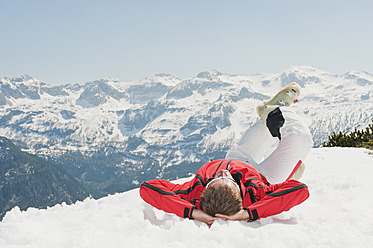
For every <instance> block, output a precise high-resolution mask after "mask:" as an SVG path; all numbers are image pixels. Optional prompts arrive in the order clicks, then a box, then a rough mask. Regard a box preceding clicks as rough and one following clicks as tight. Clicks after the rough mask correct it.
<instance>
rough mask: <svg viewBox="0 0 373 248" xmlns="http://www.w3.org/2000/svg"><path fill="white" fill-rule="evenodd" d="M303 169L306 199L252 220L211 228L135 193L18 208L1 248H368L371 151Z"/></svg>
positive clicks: (371, 240) (319, 154) (321, 152)
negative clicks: (286, 210)
mask: <svg viewBox="0 0 373 248" xmlns="http://www.w3.org/2000/svg"><path fill="white" fill-rule="evenodd" d="M305 164H306V166H307V168H306V172H305V175H304V177H303V179H302V181H303V182H305V183H306V184H308V186H309V189H310V192H311V196H310V198H309V199H308V200H307V201H305V202H304V203H303V204H301V205H299V206H297V207H295V208H293V209H291V210H290V211H288V212H284V213H282V214H279V215H276V216H272V217H268V218H265V219H261V220H258V221H256V222H251V223H248V222H225V221H221V220H220V221H217V222H216V223H214V224H213V225H212V227H211V229H209V228H208V227H207V226H206V225H205V224H203V223H200V222H198V221H191V220H187V219H182V218H179V217H177V216H175V215H173V214H167V213H164V212H162V211H159V210H156V209H154V208H153V207H151V206H150V205H148V204H146V203H145V202H144V201H142V199H141V198H140V197H139V193H138V189H135V190H131V191H128V192H125V193H121V194H116V195H111V196H108V197H105V198H101V199H99V200H94V199H86V200H85V201H83V202H77V203H76V204H74V205H70V206H68V205H66V204H62V205H56V206H54V207H51V208H49V209H47V210H38V209H35V208H30V209H28V210H27V211H20V210H19V209H18V208H17V207H16V208H14V209H13V210H11V211H10V212H8V213H7V215H6V216H5V217H4V219H3V221H2V222H1V223H0V247H9V248H10V247H38V248H40V247H48V248H50V247H69V248H70V247H90V248H95V247H100V248H102V247H173V248H174V247H207V246H208V247H249V246H250V247H287V248H288V247H372V245H373V225H372V223H373V210H372V209H373V198H372V193H371V192H370V190H371V182H372V175H373V155H372V152H371V151H368V150H365V149H354V148H315V149H312V150H311V152H310V154H309V155H308V157H307V159H306V161H305ZM184 180H185V179H184Z"/></svg>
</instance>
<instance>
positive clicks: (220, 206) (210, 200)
mask: <svg viewBox="0 0 373 248" xmlns="http://www.w3.org/2000/svg"><path fill="white" fill-rule="evenodd" d="M199 206H200V208H201V210H202V211H203V212H205V213H207V214H209V215H211V216H215V214H224V215H233V214H235V213H237V212H238V211H240V210H241V209H242V198H241V195H240V193H238V192H234V191H233V190H232V188H230V187H229V186H228V185H226V184H222V183H214V184H212V185H209V187H208V188H206V189H205V190H204V191H203V192H202V194H201V200H200V204H199Z"/></svg>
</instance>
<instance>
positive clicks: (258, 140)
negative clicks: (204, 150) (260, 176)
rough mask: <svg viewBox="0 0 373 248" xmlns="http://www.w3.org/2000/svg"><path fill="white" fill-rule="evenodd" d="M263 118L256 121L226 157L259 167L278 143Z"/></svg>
mask: <svg viewBox="0 0 373 248" xmlns="http://www.w3.org/2000/svg"><path fill="white" fill-rule="evenodd" d="M278 142H279V140H278V139H277V138H274V137H273V136H272V135H271V133H270V132H269V130H268V128H267V127H266V125H265V124H264V122H263V121H262V120H258V121H257V122H255V123H254V124H253V125H252V126H251V127H250V128H249V129H248V130H247V131H246V132H245V133H244V135H243V136H242V137H241V138H240V140H239V141H238V143H237V144H236V145H235V146H233V147H232V148H231V150H229V151H228V153H227V155H226V159H236V160H240V161H242V162H245V163H247V164H249V165H250V166H252V167H254V168H255V169H257V166H258V163H259V162H261V161H263V159H264V158H266V157H267V156H268V155H269V154H270V153H271V152H272V151H273V150H274V149H275V148H276V147H277V145H278Z"/></svg>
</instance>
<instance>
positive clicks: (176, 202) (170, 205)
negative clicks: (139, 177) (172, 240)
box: [140, 179, 196, 219]
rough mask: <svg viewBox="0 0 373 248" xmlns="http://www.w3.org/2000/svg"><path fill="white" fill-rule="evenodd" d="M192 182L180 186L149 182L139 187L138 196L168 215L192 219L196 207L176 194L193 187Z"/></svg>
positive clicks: (164, 182) (156, 181)
mask: <svg viewBox="0 0 373 248" xmlns="http://www.w3.org/2000/svg"><path fill="white" fill-rule="evenodd" d="M194 181H195V180H194V179H193V180H192V181H189V182H186V183H184V184H182V185H180V184H174V183H171V182H169V181H167V180H151V181H147V182H144V183H143V184H142V185H141V187H140V196H141V198H142V199H144V201H146V202H147V203H149V204H150V205H152V206H153V207H156V208H157V209H160V210H163V211H165V212H168V213H174V214H176V215H177V216H179V217H182V218H190V219H192V218H193V211H194V210H195V209H196V207H195V206H194V205H193V204H192V203H190V202H188V201H186V200H183V199H182V198H181V197H180V196H179V195H178V194H176V193H175V191H176V192H177V190H180V189H183V188H189V186H190V185H193V183H194Z"/></svg>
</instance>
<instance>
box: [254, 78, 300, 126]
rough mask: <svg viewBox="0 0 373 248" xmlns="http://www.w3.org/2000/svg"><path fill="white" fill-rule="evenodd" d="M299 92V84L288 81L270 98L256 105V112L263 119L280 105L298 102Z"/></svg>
mask: <svg viewBox="0 0 373 248" xmlns="http://www.w3.org/2000/svg"><path fill="white" fill-rule="evenodd" d="M299 93H300V86H299V85H298V84H297V83H290V84H288V85H287V86H285V87H284V88H283V89H281V90H280V91H279V92H278V93H277V94H276V95H275V96H274V97H272V98H271V99H270V100H268V101H263V104H260V105H258V106H257V107H256V112H257V113H258V115H259V117H260V118H261V119H262V120H263V121H265V120H266V119H267V116H268V114H269V113H270V112H271V111H272V110H274V109H276V108H278V107H282V106H291V105H292V104H294V103H296V102H298V97H299Z"/></svg>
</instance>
